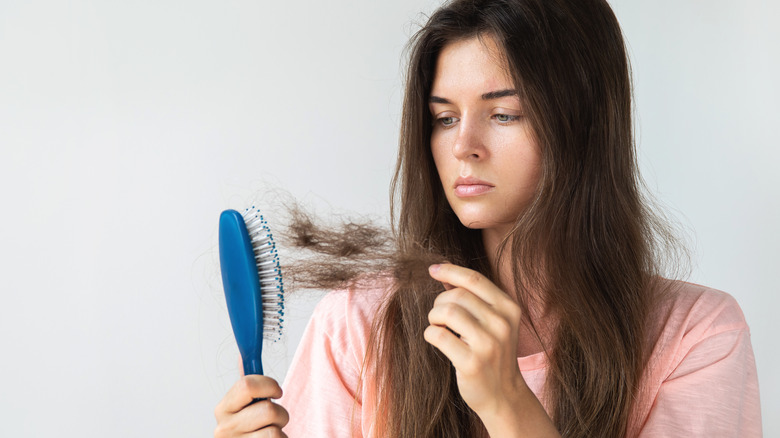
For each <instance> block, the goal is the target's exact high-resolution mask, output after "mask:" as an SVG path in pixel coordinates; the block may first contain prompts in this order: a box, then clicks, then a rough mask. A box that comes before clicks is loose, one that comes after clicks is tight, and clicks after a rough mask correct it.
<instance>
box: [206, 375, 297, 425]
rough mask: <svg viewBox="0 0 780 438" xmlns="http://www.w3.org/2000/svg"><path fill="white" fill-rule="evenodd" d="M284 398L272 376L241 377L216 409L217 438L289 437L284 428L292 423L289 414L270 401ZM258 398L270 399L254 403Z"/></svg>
mask: <svg viewBox="0 0 780 438" xmlns="http://www.w3.org/2000/svg"><path fill="white" fill-rule="evenodd" d="M281 396H282V388H281V387H279V384H278V383H277V382H276V380H274V379H272V378H270V377H266V376H258V375H249V376H243V377H241V379H240V380H238V381H237V382H236V383H235V385H233V387H232V388H230V390H229V391H228V392H227V394H225V397H224V398H223V399H222V400H221V401H220V402H219V404H218V405H217V407H216V409H214V416H215V417H216V418H217V428H216V429H215V430H214V437H215V438H227V437H247V438H248V437H258V438H259V437H286V436H287V435H285V434H284V432H282V427H284V426H285V425H286V424H287V422H288V421H289V415H288V414H287V411H286V410H285V409H284V408H283V407H282V406H280V405H278V404H276V403H274V402H272V401H271V400H270V399H272V398H279V397H281ZM256 398H265V399H266V400H262V401H258V402H256V403H252V400H254V399H256Z"/></svg>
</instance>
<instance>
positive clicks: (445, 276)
mask: <svg viewBox="0 0 780 438" xmlns="http://www.w3.org/2000/svg"><path fill="white" fill-rule="evenodd" d="M428 272H429V273H430V276H431V278H433V279H434V280H438V281H440V282H442V283H449V284H451V285H453V286H455V287H462V288H464V289H468V290H469V291H470V292H472V293H473V294H474V295H476V296H478V297H479V298H481V299H482V300H483V301H485V302H486V303H488V304H490V305H491V306H497V305H499V304H502V303H504V302H505V301H506V300H511V298H509V295H507V294H506V293H504V291H502V290H501V289H499V288H498V286H496V285H495V284H493V282H492V281H490V280H489V279H488V278H487V277H485V276H484V275H482V274H480V273H479V272H477V271H474V270H472V269H468V268H464V267H462V266H458V265H453V264H449V263H442V264H439V265H431V266H430V267H429V268H428Z"/></svg>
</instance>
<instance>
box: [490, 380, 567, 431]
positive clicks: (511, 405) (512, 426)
mask: <svg viewBox="0 0 780 438" xmlns="http://www.w3.org/2000/svg"><path fill="white" fill-rule="evenodd" d="M512 386H513V390H512V391H509V392H507V393H505V395H504V396H503V397H502V398H500V399H499V400H497V401H496V404H495V405H494V406H493V408H492V409H491V410H490V411H489V412H485V413H482V414H479V413H478V415H479V417H480V419H481V420H482V423H483V424H484V425H485V428H486V429H487V431H488V434H489V435H490V438H514V437H545V438H547V437H560V436H561V435H560V434H559V433H558V431H557V430H556V429H555V425H554V424H553V422H552V420H551V419H550V416H549V415H547V411H545V410H544V407H543V406H542V403H541V402H540V401H539V399H538V398H537V397H536V395H535V394H534V393H533V391H531V389H530V388H529V387H528V385H527V384H526V383H525V380H523V378H522V376H519V380H518V381H517V382H516V383H515V384H514V385H512Z"/></svg>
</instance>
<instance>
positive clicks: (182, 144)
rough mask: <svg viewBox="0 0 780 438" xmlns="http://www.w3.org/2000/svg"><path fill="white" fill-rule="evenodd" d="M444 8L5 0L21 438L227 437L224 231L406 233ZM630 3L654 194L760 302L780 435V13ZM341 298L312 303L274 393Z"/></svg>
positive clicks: (3, 327)
mask: <svg viewBox="0 0 780 438" xmlns="http://www.w3.org/2000/svg"><path fill="white" fill-rule="evenodd" d="M437 3H438V2H431V1H425V2H419V1H410V0H406V1H393V2H390V1H384V2H374V1H351V2H350V1H344V0H331V1H327V2H323V1H312V0H304V1H297V2H270V1H261V0H254V1H237V0H234V1H213V0H189V1H175V0H154V1H134V2H120V1H109V0H102V1H98V0H81V1H68V2H62V1H54V0H26V1H9V0H0V145H1V146H2V149H1V151H2V155H0V202H2V215H0V269H2V274H1V275H0V291H2V295H0V297H1V298H0V436H3V437H42V436H50V435H51V436H59V437H77V436H78V437H107V436H111V437H139V436H155V437H195V436H210V435H211V433H212V429H213V427H214V424H215V422H214V419H213V416H212V412H213V407H214V405H215V404H216V403H217V402H218V400H219V399H220V398H221V397H222V395H223V394H224V392H225V391H226V390H227V389H228V388H229V387H230V385H231V384H232V383H233V381H234V380H235V379H236V378H237V376H238V374H237V371H236V360H237V359H236V358H237V352H236V349H235V347H234V343H233V340H232V337H231V332H230V328H229V322H228V319H227V314H226V311H225V306H224V299H223V297H222V290H221V285H220V280H219V276H218V270H217V259H216V236H217V235H216V225H217V218H218V215H219V212H220V211H221V210H222V209H225V208H241V207H244V206H246V204H247V203H249V202H251V201H252V200H253V199H255V198H256V197H257V195H258V193H263V192H265V191H267V190H269V189H273V188H283V189H285V190H287V191H289V192H290V193H291V194H292V195H294V196H295V197H297V198H298V199H300V200H302V201H304V202H305V203H308V204H310V205H315V206H319V207H325V208H330V207H332V208H334V209H336V210H339V211H353V212H356V213H359V214H368V215H373V216H377V217H382V216H383V215H385V214H386V212H387V199H388V195H387V188H388V182H389V179H390V175H391V171H392V166H393V163H394V157H395V147H396V141H397V131H398V120H399V112H400V105H399V100H400V96H401V92H402V87H401V82H400V72H401V62H400V59H401V50H402V48H403V45H404V43H405V42H406V40H407V39H408V37H409V35H410V34H411V33H412V32H413V30H415V29H416V28H417V26H416V25H415V23H416V22H420V21H423V20H424V17H423V16H422V15H421V14H420V13H421V12H425V11H430V10H431V9H432V8H433V6H434V5H435V4H437ZM613 5H614V8H615V11H616V13H617V15H618V17H619V19H620V20H621V22H622V24H623V27H624V31H625V34H626V36H627V39H628V42H629V45H630V51H631V56H632V60H633V67H634V76H635V84H636V107H637V110H638V119H637V124H638V127H639V131H638V132H639V139H638V140H639V141H638V143H639V146H640V158H641V164H642V167H643V171H644V175H645V177H646V179H647V180H648V182H649V185H650V187H651V188H652V189H653V190H654V191H655V193H656V195H657V196H658V197H659V198H660V199H661V200H662V201H663V202H664V203H665V204H666V205H667V206H669V207H670V208H671V209H672V211H673V214H674V215H676V217H677V218H678V219H679V220H680V221H681V222H682V223H683V224H685V226H686V227H687V228H689V229H690V230H691V235H692V236H695V237H693V238H692V242H693V243H692V248H693V250H694V253H695V257H694V260H695V268H694V272H693V274H692V278H691V279H692V280H693V281H696V282H700V283H704V284H707V285H710V286H713V287H716V288H718V289H722V290H725V291H728V292H730V293H731V294H733V295H734V296H735V297H736V298H737V299H738V301H739V302H740V304H741V305H742V307H743V309H744V312H745V314H746V316H747V319H748V322H749V323H750V325H751V328H752V333H753V337H752V339H753V346H754V349H755V354H756V358H757V361H758V372H759V380H760V386H761V396H762V404H763V412H764V430H765V434H766V435H767V436H778V435H780V420H779V419H778V417H777V415H775V414H776V413H777V412H780V382H778V372H777V371H776V370H777V369H780V357H779V355H780V351H779V350H778V347H777V345H778V343H777V341H776V340H775V338H774V336H773V335H772V332H771V329H770V321H771V320H773V319H777V316H775V311H776V309H777V308H778V307H779V305H780V298H778V295H779V294H778V292H779V289H780V288H778V286H777V270H778V266H780V257H778V246H779V245H780V238H779V237H778V236H780V233H778V231H777V225H778V224H780V209H779V204H780V201H779V199H780V196H779V195H780V177H778V173H777V171H776V169H777V163H778V161H779V159H780V152H778V146H779V143H780V142H778V131H777V121H778V120H780V112H779V110H778V108H780V106H778V102H779V101H780V92H779V91H778V85H777V83H778V82H777V79H778V78H780V30H778V29H780V28H778V27H777V26H775V24H776V22H777V21H778V18H780V10H779V8H778V3H776V2H769V1H762V0H746V1H739V2H727V1H721V0H718V1H707V2H704V1H696V0H674V1H672V0H662V1H652V2H641V1H628V0H620V1H614V2H613ZM329 206H330V207H329ZM319 207H318V208H319ZM322 211H327V210H322ZM319 296H320V295H319V294H317V293H313V294H309V295H305V296H297V297H291V298H290V301H291V305H290V306H289V307H290V308H289V312H288V313H289V316H290V318H289V321H290V324H289V327H288V329H287V335H288V336H287V339H286V343H285V344H283V345H282V346H280V347H276V348H274V349H272V350H273V351H272V354H271V355H270V356H269V357H268V359H267V365H266V366H267V368H268V371H269V374H271V375H272V376H275V377H277V378H280V379H281V378H282V377H283V376H284V374H285V370H286V367H287V363H288V362H289V359H290V357H291V355H292V351H294V349H295V345H296V343H297V340H298V338H299V336H300V333H301V330H302V328H303V326H304V324H305V322H306V320H307V318H308V314H309V312H310V309H311V308H312V306H313V304H314V303H316V300H317V298H319ZM323 402H326V401H323Z"/></svg>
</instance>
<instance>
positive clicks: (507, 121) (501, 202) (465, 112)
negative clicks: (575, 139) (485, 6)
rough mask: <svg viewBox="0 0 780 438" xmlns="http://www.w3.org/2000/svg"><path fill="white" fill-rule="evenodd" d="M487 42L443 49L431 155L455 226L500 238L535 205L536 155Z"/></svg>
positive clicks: (468, 42)
mask: <svg viewBox="0 0 780 438" xmlns="http://www.w3.org/2000/svg"><path fill="white" fill-rule="evenodd" d="M500 53H501V52H500V49H499V48H498V46H497V45H496V44H495V42H494V40H493V39H492V38H490V37H484V38H482V40H479V39H477V38H471V39H468V40H463V41H459V42H455V43H452V44H449V45H447V46H445V47H444V49H443V50H442V51H441V54H440V55H439V59H438V61H437V64H436V74H435V76H434V80H433V87H432V90H431V96H430V99H429V108H430V110H431V114H432V115H433V120H434V125H433V133H432V135H431V150H432V153H433V159H434V161H435V163H436V169H437V170H438V172H439V178H440V179H441V183H442V187H443V188H444V193H445V194H446V196H447V201H448V202H449V204H450V206H451V207H452V209H453V210H454V211H455V214H456V215H457V216H458V219H460V221H461V223H462V224H463V225H465V226H466V227H469V228H475V229H483V230H486V231H488V230H490V231H495V232H498V233H500V236H497V237H499V238H500V237H503V236H504V235H505V234H506V233H507V232H508V231H509V230H510V229H511V227H512V226H513V225H514V223H515V221H516V219H517V217H518V216H519V215H520V214H521V213H522V212H523V210H525V208H526V207H527V206H528V204H529V202H530V200H531V199H532V198H533V195H534V192H535V190H536V186H537V182H538V180H539V174H540V152H539V148H538V146H537V144H536V141H535V140H534V137H533V135H532V130H531V126H530V123H529V122H528V120H527V119H526V118H525V117H524V113H523V106H522V102H520V99H519V98H518V96H517V93H516V92H515V89H514V88H515V87H514V84H513V82H512V80H511V78H510V77H509V76H508V75H507V73H506V71H505V68H504V64H503V61H502V58H501V56H500Z"/></svg>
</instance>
